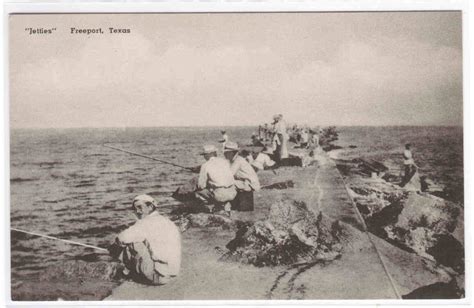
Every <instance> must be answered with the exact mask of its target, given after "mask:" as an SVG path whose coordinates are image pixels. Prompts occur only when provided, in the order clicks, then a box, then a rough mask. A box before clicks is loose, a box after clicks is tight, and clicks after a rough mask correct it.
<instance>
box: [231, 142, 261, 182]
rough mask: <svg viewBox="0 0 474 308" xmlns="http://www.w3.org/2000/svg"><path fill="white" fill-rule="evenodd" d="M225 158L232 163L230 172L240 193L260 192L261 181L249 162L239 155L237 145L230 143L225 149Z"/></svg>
mask: <svg viewBox="0 0 474 308" xmlns="http://www.w3.org/2000/svg"><path fill="white" fill-rule="evenodd" d="M224 156H225V158H226V159H227V160H228V161H229V162H230V170H231V171H232V174H233V176H234V179H235V187H236V188H237V190H238V191H258V190H260V181H259V180H258V176H257V174H256V173H255V170H254V169H253V168H252V166H251V165H250V164H249V162H248V161H247V160H246V159H245V158H243V157H242V156H240V155H239V146H238V145H237V143H235V142H232V141H229V142H228V143H227V145H226V147H225V149H224Z"/></svg>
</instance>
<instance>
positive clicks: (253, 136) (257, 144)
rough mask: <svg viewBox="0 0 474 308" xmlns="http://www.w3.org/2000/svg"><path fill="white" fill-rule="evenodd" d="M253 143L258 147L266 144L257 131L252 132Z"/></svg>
mask: <svg viewBox="0 0 474 308" xmlns="http://www.w3.org/2000/svg"><path fill="white" fill-rule="evenodd" d="M252 145H253V146H258V147H262V146H264V144H263V142H262V141H261V140H260V137H258V136H257V134H255V133H253V134H252Z"/></svg>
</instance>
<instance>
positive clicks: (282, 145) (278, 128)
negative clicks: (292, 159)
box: [273, 114, 289, 162]
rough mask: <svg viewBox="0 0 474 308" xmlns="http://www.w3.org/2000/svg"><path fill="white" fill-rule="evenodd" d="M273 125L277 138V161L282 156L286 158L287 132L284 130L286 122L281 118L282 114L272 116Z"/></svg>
mask: <svg viewBox="0 0 474 308" xmlns="http://www.w3.org/2000/svg"><path fill="white" fill-rule="evenodd" d="M273 121H274V122H273V125H274V131H275V135H276V137H277V138H278V142H277V143H276V145H277V146H276V151H275V159H276V160H277V161H278V162H279V161H281V160H282V159H284V158H288V156H289V155H288V146H287V143H288V133H287V131H286V122H285V121H284V120H283V115H282V114H278V115H275V116H273Z"/></svg>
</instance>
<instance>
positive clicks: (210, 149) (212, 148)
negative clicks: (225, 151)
mask: <svg viewBox="0 0 474 308" xmlns="http://www.w3.org/2000/svg"><path fill="white" fill-rule="evenodd" d="M211 153H217V148H216V147H215V146H214V145H212V144H207V145H205V146H204V147H203V152H201V153H200V154H201V155H204V154H211Z"/></svg>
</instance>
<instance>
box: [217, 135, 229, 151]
mask: <svg viewBox="0 0 474 308" xmlns="http://www.w3.org/2000/svg"><path fill="white" fill-rule="evenodd" d="M221 134H222V139H221V140H219V142H220V143H222V150H224V148H225V144H226V143H227V141H229V136H228V135H227V132H226V131H225V130H221Z"/></svg>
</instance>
